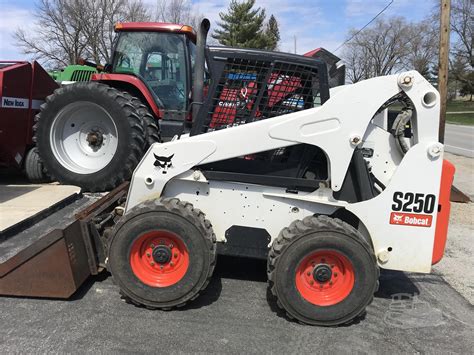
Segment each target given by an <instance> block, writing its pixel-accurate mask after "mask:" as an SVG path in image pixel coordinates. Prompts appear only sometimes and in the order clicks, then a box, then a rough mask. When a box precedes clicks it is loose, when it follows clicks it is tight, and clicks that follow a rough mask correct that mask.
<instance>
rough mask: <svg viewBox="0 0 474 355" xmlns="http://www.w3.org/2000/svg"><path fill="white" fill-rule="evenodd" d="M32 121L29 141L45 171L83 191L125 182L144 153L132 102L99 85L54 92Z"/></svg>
mask: <svg viewBox="0 0 474 355" xmlns="http://www.w3.org/2000/svg"><path fill="white" fill-rule="evenodd" d="M35 121H36V124H35V126H34V131H35V140H36V144H37V146H38V150H39V154H40V157H41V159H42V161H43V163H44V165H45V167H46V170H47V171H48V173H49V174H50V175H51V177H52V178H53V179H57V180H58V181H59V182H60V183H62V184H70V185H76V186H79V187H81V188H82V190H83V191H90V192H99V191H108V190H111V189H113V188H115V187H116V186H118V185H119V184H120V183H122V182H123V181H125V180H128V179H130V177H131V176H132V173H133V170H134V169H135V167H136V166H137V164H138V162H139V161H140V159H141V158H142V156H143V154H144V146H145V138H146V134H145V129H144V127H143V125H142V122H141V119H140V117H139V114H138V113H137V112H136V109H135V106H134V104H133V103H132V102H131V100H130V99H128V98H127V97H126V96H125V95H124V94H123V93H122V92H120V91H118V90H116V89H114V88H112V87H110V86H107V85H104V84H101V83H97V82H82V83H76V84H71V85H66V86H63V87H61V88H59V89H57V90H56V91H55V92H54V93H53V94H52V95H51V96H48V97H47V99H46V103H44V104H43V105H42V106H41V112H40V113H39V114H38V115H37V116H36V118H35Z"/></svg>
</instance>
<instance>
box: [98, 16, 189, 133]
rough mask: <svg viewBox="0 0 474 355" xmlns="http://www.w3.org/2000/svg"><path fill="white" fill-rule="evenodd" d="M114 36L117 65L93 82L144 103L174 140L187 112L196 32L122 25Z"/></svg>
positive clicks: (182, 28) (157, 25)
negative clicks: (100, 83)
mask: <svg viewBox="0 0 474 355" xmlns="http://www.w3.org/2000/svg"><path fill="white" fill-rule="evenodd" d="M115 31H116V32H117V34H118V36H117V38H116V40H115V45H114V49H113V53H112V63H111V65H109V66H108V70H107V73H105V74H99V75H96V76H95V77H94V79H95V80H98V81H103V82H105V83H107V84H109V85H110V84H111V83H110V81H113V82H115V84H114V85H113V86H115V87H117V86H118V87H120V88H121V89H123V90H124V91H127V92H130V93H131V94H132V95H133V96H136V97H138V98H140V99H141V101H142V102H143V103H145V104H146V105H147V106H148V108H149V109H150V110H151V111H152V112H153V113H154V115H155V116H156V117H158V118H161V119H164V120H163V121H162V122H161V126H162V127H161V129H162V134H163V136H166V137H172V136H173V135H174V134H176V133H178V132H177V131H178V130H179V129H180V128H181V127H182V123H183V120H185V118H186V117H187V113H188V108H189V104H190V93H191V85H192V83H191V82H192V80H191V78H192V68H193V65H194V56H195V52H196V50H195V47H196V45H195V42H196V33H195V32H194V30H193V29H192V28H191V27H190V26H183V25H176V24H168V23H123V24H122V23H119V24H117V25H116V27H115Z"/></svg>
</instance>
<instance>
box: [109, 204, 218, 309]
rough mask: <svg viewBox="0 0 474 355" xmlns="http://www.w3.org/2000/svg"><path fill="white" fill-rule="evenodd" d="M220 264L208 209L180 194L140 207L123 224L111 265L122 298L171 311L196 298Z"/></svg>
mask: <svg viewBox="0 0 474 355" xmlns="http://www.w3.org/2000/svg"><path fill="white" fill-rule="evenodd" d="M215 264H216V237H215V235H214V233H213V231H212V226H211V223H210V222H209V221H208V220H207V219H205V216H204V213H202V212H201V211H200V210H198V209H195V208H193V206H192V205H191V204H190V203H187V202H183V201H180V200H178V199H176V198H173V199H164V200H153V201H147V202H144V203H142V204H140V205H138V206H136V207H134V208H133V209H132V210H131V211H130V212H128V213H127V214H126V215H125V216H124V217H123V218H122V220H121V221H119V223H118V224H117V226H116V227H115V229H114V232H113V234H112V237H111V240H110V242H109V247H108V265H107V268H108V269H109V271H110V272H111V273H112V276H113V279H114V281H115V283H117V284H118V286H119V287H120V292H121V294H122V296H123V297H124V298H125V299H126V300H128V301H130V302H131V303H134V304H136V305H139V306H145V307H147V308H151V309H164V310H168V309H171V308H173V307H180V306H183V305H184V304H185V303H187V302H188V301H191V300H193V299H195V298H196V297H197V296H198V295H199V293H200V292H201V291H202V290H204V288H205V287H206V286H207V285H208V283H209V281H210V278H211V276H212V273H213V271H214V266H215Z"/></svg>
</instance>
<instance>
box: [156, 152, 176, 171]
mask: <svg viewBox="0 0 474 355" xmlns="http://www.w3.org/2000/svg"><path fill="white" fill-rule="evenodd" d="M153 155H154V156H155V159H156V161H155V163H154V164H153V165H154V166H158V167H160V168H161V169H162V171H161V173H162V174H166V173H167V172H168V169H169V168H171V167H172V166H173V163H172V162H171V159H173V157H174V154H172V155H170V156H169V157H161V156H159V155H156V154H155V153H153Z"/></svg>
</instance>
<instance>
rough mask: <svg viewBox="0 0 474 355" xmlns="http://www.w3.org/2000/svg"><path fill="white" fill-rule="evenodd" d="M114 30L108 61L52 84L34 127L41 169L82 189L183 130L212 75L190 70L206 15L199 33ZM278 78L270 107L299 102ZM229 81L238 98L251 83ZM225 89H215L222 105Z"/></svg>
mask: <svg viewBox="0 0 474 355" xmlns="http://www.w3.org/2000/svg"><path fill="white" fill-rule="evenodd" d="M115 30H116V32H117V33H118V36H117V39H116V41H115V46H114V48H113V53H112V63H111V64H108V65H106V67H105V70H104V72H102V73H100V74H95V75H93V76H92V81H90V82H85V83H76V84H72V85H67V86H63V87H61V88H60V89H58V90H56V91H55V92H54V94H53V95H51V96H49V97H48V98H47V100H46V104H45V105H44V106H43V107H42V109H41V112H40V114H39V115H38V116H37V124H36V126H35V132H36V133H35V138H36V143H37V146H38V150H39V153H40V156H41V158H42V161H43V162H44V165H45V167H46V169H47V171H48V173H49V174H50V175H51V176H52V177H53V178H55V179H57V180H59V181H60V182H62V183H66V184H72V185H77V186H80V187H82V188H83V189H84V190H86V191H106V190H110V189H112V188H114V187H115V186H117V185H118V184H120V183H121V182H123V181H124V180H128V179H129V178H130V177H131V175H132V172H133V170H134V169H135V167H136V166H137V164H138V162H139V161H140V159H141V157H142V156H143V154H144V153H145V151H146V150H147V149H148V147H149V146H150V145H151V144H153V143H155V142H160V141H161V140H162V139H163V140H170V139H171V138H172V137H173V136H175V135H180V134H182V133H186V132H187V131H188V130H189V127H190V126H191V125H190V124H189V123H191V120H192V117H193V116H196V112H197V110H198V109H199V107H200V103H202V101H203V95H204V93H205V91H206V85H204V84H205V83H204V81H205V78H210V80H211V81H212V73H204V71H203V69H199V70H194V68H201V67H202V68H204V64H203V63H204V60H205V52H206V47H205V42H206V35H207V32H208V30H209V21H207V20H205V21H203V23H202V24H201V29H200V31H199V34H198V35H196V33H195V32H194V30H193V29H192V28H191V27H189V26H183V25H177V24H168V23H124V24H117V25H116V27H115ZM323 52H325V51H324V50H319V51H318V50H317V51H313V52H311V53H308V56H317V55H320V54H321V53H323ZM334 58H336V59H337V57H334ZM336 61H337V60H336ZM336 61H334V63H335V62H336ZM201 63H202V65H201ZM334 63H332V64H334ZM327 64H331V63H327ZM330 67H331V66H330V65H328V68H330ZM193 75H194V77H193ZM235 75H237V76H238V75H239V74H238V73H237V74H234V76H235ZM192 79H193V80H192ZM229 80H232V78H229ZM279 80H280V81H281V80H286V81H288V80H294V79H292V78H276V77H275V78H269V83H268V84H269V85H270V84H271V83H270V81H273V82H274V83H273V84H272V85H273V86H274V87H275V90H274V92H273V94H271V95H272V98H271V100H270V101H269V106H271V105H273V104H274V103H275V101H276V100H277V101H278V100H279V101H282V100H289V101H288V103H289V104H290V105H293V104H298V97H297V96H295V94H294V93H293V91H295V90H297V87H298V83H297V82H295V85H294V88H293V89H291V92H279V91H278V81H279ZM236 83H237V84H238V85H239V87H238V88H236V89H235V90H236V92H235V93H238V95H237V96H241V95H242V94H243V93H245V92H251V90H252V87H251V86H252V85H253V84H252V82H251V81H250V82H249V81H248V80H247V82H245V80H243V81H242V80H236ZM247 84H248V85H247ZM193 88H194V89H193ZM235 93H233V94H235ZM228 94H229V93H227V94H226V93H222V95H224V96H222V101H223V102H224V104H225V101H228V99H227V98H226V97H225V96H226V95H228ZM234 96H235V99H237V98H238V97H237V96H236V95H234ZM240 99H242V100H245V97H243V98H240ZM234 101H235V100H234ZM227 104H230V105H233V103H227ZM244 106H245V104H244ZM224 108H225V107H224ZM191 109H192V110H191ZM262 110H263V108H262ZM191 111H194V114H193V112H191ZM225 111H226V114H228V115H234V116H235V117H237V116H238V113H237V112H227V111H228V110H225ZM234 111H235V109H234ZM262 114H263V113H262ZM280 114H281V113H280ZM259 115H261V114H260V113H259Z"/></svg>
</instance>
